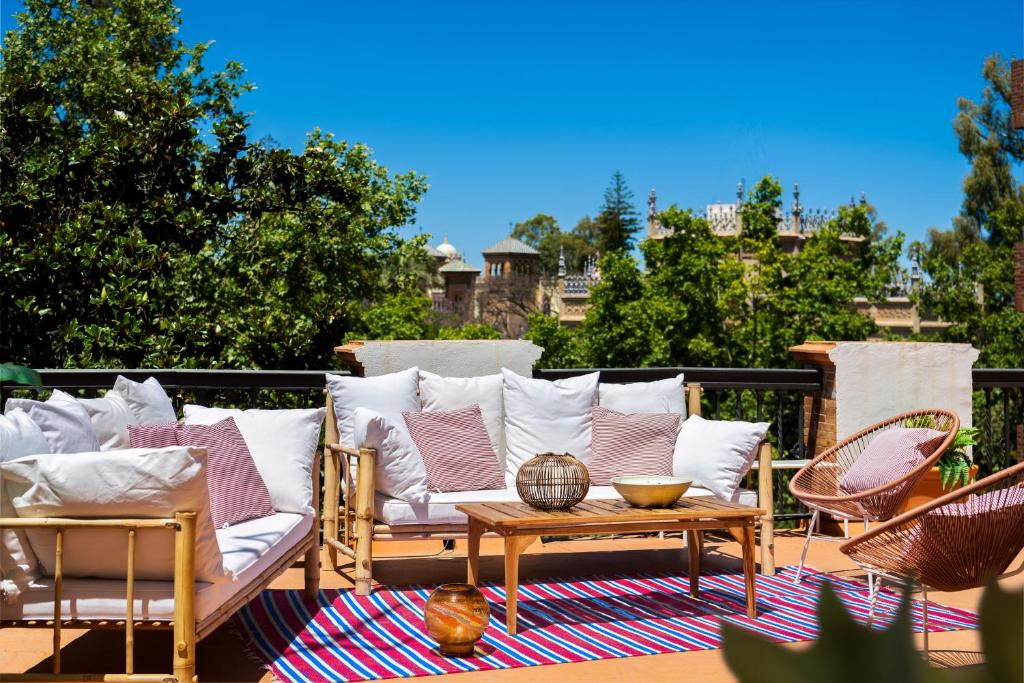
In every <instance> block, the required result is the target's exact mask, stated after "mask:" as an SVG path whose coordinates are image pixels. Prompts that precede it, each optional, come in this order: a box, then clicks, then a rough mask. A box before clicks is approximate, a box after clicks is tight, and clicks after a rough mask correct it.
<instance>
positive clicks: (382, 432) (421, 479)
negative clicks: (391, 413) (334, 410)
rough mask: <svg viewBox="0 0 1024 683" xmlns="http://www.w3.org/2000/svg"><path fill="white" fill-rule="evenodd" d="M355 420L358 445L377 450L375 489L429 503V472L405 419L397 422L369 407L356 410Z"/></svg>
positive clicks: (396, 496) (414, 501)
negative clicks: (368, 408)
mask: <svg viewBox="0 0 1024 683" xmlns="http://www.w3.org/2000/svg"><path fill="white" fill-rule="evenodd" d="M352 417H353V423H354V426H355V439H356V442H357V443H359V444H360V445H363V446H367V447H369V448H375V449H376V450H377V462H376V466H375V468H374V473H373V485H374V488H375V489H376V490H377V491H380V492H381V493H383V494H386V495H389V496H391V497H392V498H399V499H401V500H404V501H406V502H408V503H426V502H427V500H428V499H429V498H430V494H429V493H428V492H427V469H426V466H425V465H424V464H423V456H422V455H420V451H419V449H418V448H416V444H415V443H413V440H412V437H411V436H410V435H409V430H408V429H407V428H406V426H405V420H404V419H402V420H401V421H400V422H394V421H392V420H390V419H389V418H387V417H385V416H384V415H381V414H380V413H376V412H374V411H372V410H367V409H366V408H356V409H355V412H354V413H353V416H352Z"/></svg>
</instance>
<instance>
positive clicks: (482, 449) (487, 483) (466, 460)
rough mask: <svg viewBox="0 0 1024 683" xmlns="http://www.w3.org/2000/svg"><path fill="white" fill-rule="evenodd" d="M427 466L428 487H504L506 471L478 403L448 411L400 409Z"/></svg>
mask: <svg viewBox="0 0 1024 683" xmlns="http://www.w3.org/2000/svg"><path fill="white" fill-rule="evenodd" d="M402 417H404V418H405V424H406V425H407V426H408V427H409V434H410V436H412V440H413V443H415V444H416V448H418V449H419V451H420V455H421V456H423V464H424V466H425V467H426V469H427V489H428V490H430V491H433V492H435V493H445V492H448V491H483V490H485V489H503V488H505V475H504V474H503V473H502V471H501V468H500V467H499V466H498V458H497V456H496V455H495V454H494V448H493V447H492V446H491V439H490V437H488V436H487V428H486V427H485V426H484V419H483V414H482V413H481V412H480V406H479V405H476V404H474V405H471V406H469V407H468V408H462V409H460V410H450V411H421V412H418V413H411V412H405V413H402Z"/></svg>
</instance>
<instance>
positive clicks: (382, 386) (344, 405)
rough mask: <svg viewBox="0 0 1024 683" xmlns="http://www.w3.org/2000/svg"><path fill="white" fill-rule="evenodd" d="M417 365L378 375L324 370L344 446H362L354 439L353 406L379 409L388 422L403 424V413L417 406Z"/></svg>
mask: <svg viewBox="0 0 1024 683" xmlns="http://www.w3.org/2000/svg"><path fill="white" fill-rule="evenodd" d="M419 374H420V371H419V368H409V369H408V370H402V371H401V372H392V373H391V374H388V375H380V376H379V377H344V376H342V375H332V374H330V373H328V374H327V390H328V391H329V392H330V393H331V400H332V401H334V414H335V416H336V417H337V418H338V433H339V434H340V435H341V442H342V443H343V444H345V445H346V446H356V447H358V446H361V445H362V444H359V443H356V442H355V436H354V433H355V424H354V421H353V419H352V417H353V414H354V413H355V410H356V408H366V409H368V410H372V411H374V412H375V413H380V414H381V415H383V416H384V417H386V418H388V419H389V420H390V421H391V422H394V423H398V424H404V422H403V420H402V413H404V412H405V411H410V412H415V411H417V410H419V409H420V397H419V396H418V395H417V393H416V392H417V388H418V385H419Z"/></svg>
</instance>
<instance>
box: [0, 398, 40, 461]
mask: <svg viewBox="0 0 1024 683" xmlns="http://www.w3.org/2000/svg"><path fill="white" fill-rule="evenodd" d="M49 452H50V444H49V442H48V441H47V440H46V437H45V436H44V435H43V430H42V429H40V428H39V425H37V424H36V423H35V422H33V421H32V418H30V417H29V416H28V413H26V412H25V411H24V410H22V409H21V408H11V409H10V410H8V411H7V414H6V415H0V462H5V461H7V460H14V459H15V458H20V457H21V456H23V455H34V454H36V453H49Z"/></svg>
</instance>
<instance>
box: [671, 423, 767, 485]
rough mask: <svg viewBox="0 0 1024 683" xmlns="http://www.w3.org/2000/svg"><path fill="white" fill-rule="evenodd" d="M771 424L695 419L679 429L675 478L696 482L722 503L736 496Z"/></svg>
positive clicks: (675, 456) (673, 462) (673, 467)
mask: <svg viewBox="0 0 1024 683" xmlns="http://www.w3.org/2000/svg"><path fill="white" fill-rule="evenodd" d="M769 426H770V425H769V423H767V422H741V421H739V420H734V421H730V420H705V419H704V418H702V417H701V416H700V415H691V416H690V417H689V418H687V420H686V421H685V422H683V424H682V426H681V427H680V428H679V436H678V437H677V438H676V448H675V453H674V454H673V458H672V474H674V475H675V476H677V477H684V478H686V479H692V480H693V485H694V486H699V487H701V488H705V489H708V490H709V491H711V492H712V493H713V494H715V496H716V497H718V498H721V499H722V500H732V497H733V494H735V493H736V489H738V488H739V486H740V481H741V480H742V479H743V475H745V474H746V473H747V472H748V471H749V470H750V466H751V465H752V464H753V463H754V458H756V457H757V446H758V444H760V443H761V440H762V439H764V435H765V434H766V433H767V432H768V427H769Z"/></svg>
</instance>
